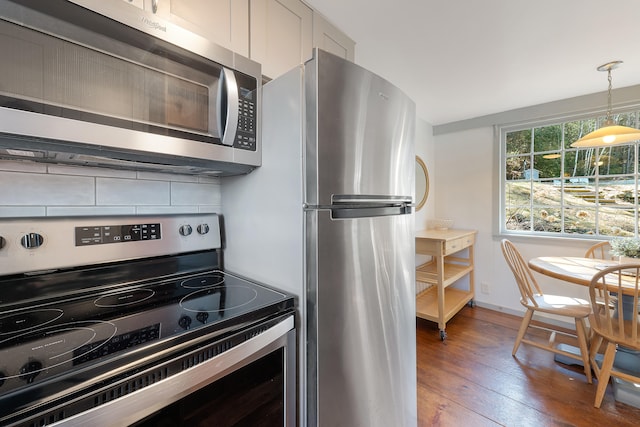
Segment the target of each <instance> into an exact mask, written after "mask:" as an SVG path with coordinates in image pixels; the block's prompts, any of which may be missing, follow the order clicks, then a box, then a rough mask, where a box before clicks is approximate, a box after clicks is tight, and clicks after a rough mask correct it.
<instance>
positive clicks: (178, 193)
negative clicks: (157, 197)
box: [171, 182, 222, 205]
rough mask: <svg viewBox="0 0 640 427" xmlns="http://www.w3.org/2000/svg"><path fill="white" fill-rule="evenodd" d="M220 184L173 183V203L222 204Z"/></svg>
mask: <svg viewBox="0 0 640 427" xmlns="http://www.w3.org/2000/svg"><path fill="white" fill-rule="evenodd" d="M221 199H222V196H221V190H220V185H219V184H189V183H181V182H172V183H171V205H220V204H221Z"/></svg>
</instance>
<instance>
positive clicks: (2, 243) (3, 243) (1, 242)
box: [0, 236, 7, 249]
mask: <svg viewBox="0 0 640 427" xmlns="http://www.w3.org/2000/svg"><path fill="white" fill-rule="evenodd" d="M6 243H7V241H6V240H4V237H2V236H0V249H2V248H4V245H5V244H6Z"/></svg>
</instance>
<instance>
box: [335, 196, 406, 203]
mask: <svg viewBox="0 0 640 427" xmlns="http://www.w3.org/2000/svg"><path fill="white" fill-rule="evenodd" d="M412 202H413V198H412V197H411V196H379V195H370V194H334V195H332V196H331V203H332V204H334V205H337V204H340V205H343V204H345V205H354V204H374V205H402V204H410V203H412Z"/></svg>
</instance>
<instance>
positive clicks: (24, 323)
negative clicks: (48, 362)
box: [0, 308, 64, 336]
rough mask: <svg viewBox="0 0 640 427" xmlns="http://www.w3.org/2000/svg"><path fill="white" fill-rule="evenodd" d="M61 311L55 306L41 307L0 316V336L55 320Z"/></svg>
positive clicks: (61, 313)
mask: <svg viewBox="0 0 640 427" xmlns="http://www.w3.org/2000/svg"><path fill="white" fill-rule="evenodd" d="M63 313H64V312H63V311H62V310H59V309H57V308H43V309H39V310H29V311H26V312H21V313H13V314H10V315H8V316H3V317H0V336H2V335H8V334H15V333H16V332H20V331H27V330H29V329H34V328H39V327H42V326H44V325H46V324H49V323H51V322H55V321H56V320H58V319H59V318H60V317H62V315H63Z"/></svg>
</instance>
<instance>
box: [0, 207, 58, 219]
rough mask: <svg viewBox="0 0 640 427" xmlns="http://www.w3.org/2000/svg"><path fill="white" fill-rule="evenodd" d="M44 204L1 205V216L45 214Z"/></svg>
mask: <svg viewBox="0 0 640 427" xmlns="http://www.w3.org/2000/svg"><path fill="white" fill-rule="evenodd" d="M46 214H47V211H46V208H45V207H44V206H0V218H12V217H21V218H24V217H32V216H45V215H46Z"/></svg>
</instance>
